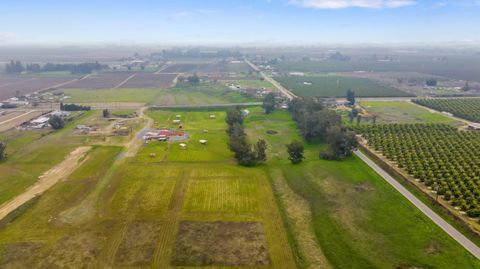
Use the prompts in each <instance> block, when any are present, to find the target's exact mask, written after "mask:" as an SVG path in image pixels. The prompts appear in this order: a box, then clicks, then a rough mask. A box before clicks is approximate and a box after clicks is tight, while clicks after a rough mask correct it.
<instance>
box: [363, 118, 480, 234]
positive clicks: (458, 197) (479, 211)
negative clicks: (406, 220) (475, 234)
mask: <svg viewBox="0 0 480 269" xmlns="http://www.w3.org/2000/svg"><path fill="white" fill-rule="evenodd" d="M360 132H361V133H362V134H363V136H364V137H365V139H367V141H368V144H369V145H370V146H371V147H372V148H373V149H374V150H376V151H379V152H381V154H382V155H383V156H384V157H385V158H387V159H388V160H390V161H392V162H394V163H395V164H396V165H397V167H398V168H401V169H403V170H404V171H405V172H406V173H408V174H409V175H411V176H412V177H414V178H415V179H416V180H418V181H419V182H420V183H422V187H424V188H428V189H430V190H433V191H436V193H437V194H438V196H439V198H440V199H442V200H443V201H444V202H445V203H447V204H449V205H450V206H451V209H452V210H453V207H455V210H459V211H462V212H466V214H467V215H468V216H469V217H470V218H472V219H471V220H470V221H469V222H471V223H472V225H473V226H474V227H476V229H477V230H478V229H479V228H480V226H479V225H478V217H480V207H479V206H478V203H479V199H480V192H479V191H478V188H479V182H478V177H479V175H480V172H479V166H480V162H479V160H478V156H479V154H480V152H478V150H477V149H478V147H479V145H480V135H479V134H478V133H476V132H471V131H458V130H457V129H455V128H453V127H451V126H448V125H444V124H423V125H410V124H405V125H390V126H389V125H376V126H366V127H361V128H360Z"/></svg>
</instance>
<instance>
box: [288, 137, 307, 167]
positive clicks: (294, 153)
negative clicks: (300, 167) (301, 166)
mask: <svg viewBox="0 0 480 269" xmlns="http://www.w3.org/2000/svg"><path fill="white" fill-rule="evenodd" d="M304 150H305V148H304V146H303V143H302V142H300V141H297V140H293V141H292V142H291V143H290V144H287V152H288V159H289V160H290V161H291V162H292V163H293V164H297V163H300V162H302V161H303V159H305V156H304V155H303V152H304Z"/></svg>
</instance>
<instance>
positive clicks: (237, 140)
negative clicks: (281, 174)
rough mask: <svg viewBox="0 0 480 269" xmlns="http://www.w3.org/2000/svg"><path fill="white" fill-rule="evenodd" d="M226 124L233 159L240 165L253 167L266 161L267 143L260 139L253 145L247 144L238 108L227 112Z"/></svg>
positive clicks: (241, 116)
mask: <svg viewBox="0 0 480 269" xmlns="http://www.w3.org/2000/svg"><path fill="white" fill-rule="evenodd" d="M226 122H227V124H228V129H227V134H228V137H229V140H228V146H229V148H230V150H231V151H232V152H233V153H234V154H235V159H237V161H238V163H239V164H240V165H243V166H254V165H257V164H260V163H263V162H265V161H266V160H267V154H266V151H267V143H266V142H265V140H263V139H260V140H258V141H257V143H255V144H253V145H252V144H249V143H248V142H247V135H246V134H245V131H244V128H243V115H242V112H241V110H240V108H231V109H229V110H227V118H226Z"/></svg>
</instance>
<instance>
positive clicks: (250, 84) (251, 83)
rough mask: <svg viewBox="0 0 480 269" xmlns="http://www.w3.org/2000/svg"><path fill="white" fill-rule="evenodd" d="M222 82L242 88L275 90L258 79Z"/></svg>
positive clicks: (264, 81) (268, 83)
mask: <svg viewBox="0 0 480 269" xmlns="http://www.w3.org/2000/svg"><path fill="white" fill-rule="evenodd" d="M222 82H224V83H231V84H234V85H240V86H242V87H244V88H257V89H261V88H266V89H271V90H273V89H275V87H274V86H273V85H272V83H270V82H268V81H266V80H260V79H242V80H224V81H222Z"/></svg>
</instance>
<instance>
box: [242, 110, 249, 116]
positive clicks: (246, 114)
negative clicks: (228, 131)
mask: <svg viewBox="0 0 480 269" xmlns="http://www.w3.org/2000/svg"><path fill="white" fill-rule="evenodd" d="M249 114H250V110H248V109H244V110H242V116H244V117H246V116H248V115H249Z"/></svg>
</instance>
